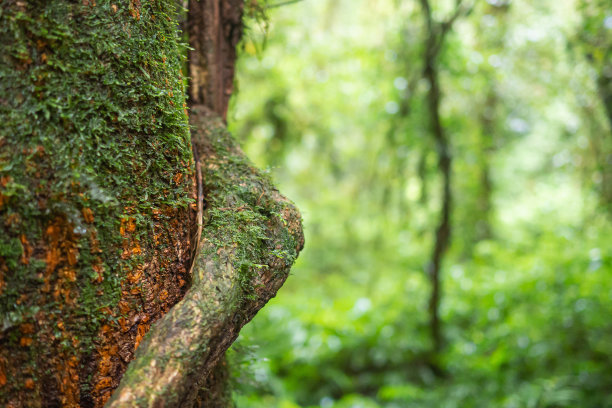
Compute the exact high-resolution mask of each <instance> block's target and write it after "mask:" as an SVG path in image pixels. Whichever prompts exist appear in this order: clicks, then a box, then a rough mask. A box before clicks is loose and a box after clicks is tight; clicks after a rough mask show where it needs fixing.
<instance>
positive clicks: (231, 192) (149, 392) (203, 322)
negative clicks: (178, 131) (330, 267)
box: [109, 106, 304, 407]
mask: <svg viewBox="0 0 612 408" xmlns="http://www.w3.org/2000/svg"><path fill="white" fill-rule="evenodd" d="M207 112H208V110H207V109H206V108H203V107H198V106H196V107H194V108H193V109H192V113H191V115H192V116H191V117H192V124H193V125H194V126H195V130H194V133H193V137H194V144H195V146H196V148H197V150H198V153H199V155H200V157H201V160H202V166H203V169H202V170H203V179H204V191H205V202H206V211H205V213H204V228H203V231H202V236H201V242H200V251H199V254H198V255H197V257H196V259H195V264H194V270H193V282H192V285H191V287H190V289H189V290H188V291H187V293H186V295H185V297H184V298H183V300H182V301H181V302H180V303H178V304H177V305H176V306H174V307H173V308H172V309H171V310H170V312H169V313H168V314H166V315H165V316H164V317H163V318H162V319H161V320H160V321H159V322H157V323H156V324H155V325H154V326H153V327H152V329H151V331H150V332H149V333H148V334H147V336H146V338H145V340H144V342H143V344H142V345H141V346H140V348H139V349H138V352H137V355H136V359H135V360H134V361H133V362H132V363H131V364H130V366H129V368H128V371H127V372H126V374H125V376H124V378H123V380H122V382H121V385H120V387H119V389H118V390H117V391H116V392H115V394H114V396H113V399H112V400H111V402H110V403H109V407H133V406H160V407H161V406H164V407H168V406H185V407H190V406H193V405H194V403H195V402H196V398H197V396H198V392H199V391H200V389H201V388H202V386H204V385H205V382H204V380H205V379H206V377H207V376H208V375H209V374H210V372H211V370H212V369H213V368H214V367H215V365H216V363H217V362H218V360H219V359H220V358H221V357H222V356H223V353H224V352H225V350H226V349H227V348H228V347H229V346H230V345H231V343H232V342H233V341H234V340H235V339H236V337H237V336H238V332H239V331H240V328H241V327H242V326H243V325H244V324H246V323H247V322H248V321H249V320H250V319H251V318H252V317H253V316H254V315H255V313H256V312H257V311H258V310H259V309H260V308H261V307H263V306H264V305H265V303H266V302H267V301H268V300H269V299H270V298H271V297H273V296H274V295H275V294H276V291H277V290H278V289H279V288H280V286H281V285H282V284H283V282H284V281H285V279H286V278H287V275H288V273H289V268H290V267H291V265H292V264H293V261H294V260H295V258H296V257H297V254H298V252H299V251H300V249H301V248H302V246H303V242H304V241H303V236H302V229H301V223H300V216H299V213H298V212H297V209H296V208H295V207H294V206H293V205H292V204H291V203H290V202H289V201H287V200H286V199H285V198H284V197H282V196H281V195H280V194H279V193H278V191H277V190H276V189H275V188H274V186H273V185H272V183H271V182H270V180H269V179H267V178H266V177H265V176H263V175H262V174H261V173H259V172H258V171H257V170H256V169H255V168H254V167H253V166H252V165H251V164H250V163H249V162H248V160H247V159H246V158H245V157H244V155H243V154H242V153H241V152H240V150H239V149H238V147H237V146H236V145H235V143H234V142H233V140H232V138H231V136H230V135H229V134H228V133H227V131H226V130H225V127H224V125H223V123H222V120H221V119H220V118H217V117H215V116H210V114H207ZM152 378H154V379H155V380H154V381H151V379H152ZM203 392H204V393H205V392H206V390H203Z"/></svg>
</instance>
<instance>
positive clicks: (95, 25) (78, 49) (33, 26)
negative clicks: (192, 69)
mask: <svg viewBox="0 0 612 408" xmlns="http://www.w3.org/2000/svg"><path fill="white" fill-rule="evenodd" d="M21 3H22V2H17V4H15V2H7V1H0V44H2V46H1V48H2V49H1V51H2V52H0V123H2V126H0V177H1V178H2V179H1V180H4V181H3V182H2V183H0V194H1V196H0V197H2V199H1V200H0V203H2V202H3V201H4V202H3V204H0V266H1V265H2V263H4V264H5V265H6V267H7V272H5V276H4V278H3V279H4V280H5V289H4V290H3V291H2V292H1V293H0V319H2V321H1V322H0V324H2V325H3V327H4V328H5V329H6V328H7V327H13V326H16V325H18V324H19V323H20V322H22V321H27V320H28V319H30V320H31V319H33V313H35V311H36V310H37V309H35V308H43V311H44V313H45V314H47V315H50V314H51V313H56V314H57V313H58V312H59V308H62V310H61V314H62V319H63V320H64V321H65V322H66V325H67V326H69V327H68V330H69V331H70V332H71V333H76V335H78V338H79V339H81V344H84V345H91V344H92V341H93V338H94V337H95V335H96V332H97V329H98V327H99V325H100V323H101V322H102V320H103V319H104V318H103V316H102V315H101V313H100V309H101V308H103V307H105V306H109V307H111V308H114V307H115V306H116V304H117V302H118V300H119V297H120V292H121V282H122V280H123V279H124V278H125V274H126V272H127V271H129V270H130V269H131V268H132V267H133V266H134V265H135V264H139V263H142V262H144V261H145V260H146V259H143V258H138V257H136V258H131V259H122V257H121V252H122V250H121V244H122V240H123V238H122V236H121V235H120V234H119V231H120V226H121V218H122V217H126V216H130V217H133V218H134V219H135V224H136V231H134V233H133V235H132V236H133V237H136V238H138V239H139V240H140V245H141V246H143V247H145V246H146V245H149V244H150V240H151V235H152V234H151V230H152V219H153V217H152V214H158V213H159V212H161V211H163V210H164V209H165V208H168V207H171V208H176V207H185V206H187V205H188V204H189V202H190V198H189V197H190V194H189V193H190V188H191V186H190V175H191V174H192V172H193V160H192V153H191V145H190V138H189V130H188V125H187V119H186V114H185V111H184V102H185V101H184V89H183V87H184V85H183V78H182V76H181V64H182V61H181V57H180V56H181V55H183V54H184V52H183V51H184V46H183V45H181V44H179V43H178V40H177V38H178V35H177V27H176V23H175V19H174V13H175V5H174V3H175V2H174V1H172V0H165V1H160V0H157V1H142V2H141V3H142V5H141V6H140V8H139V9H137V10H136V9H135V6H131V5H128V2H116V6H115V5H113V4H112V3H111V2H110V1H105V0H97V1H96V2H95V3H96V5H95V6H91V5H83V4H82V3H83V2H76V3H75V2H69V1H29V2H23V3H24V4H26V3H27V5H25V6H21V5H20V4H21ZM91 3H94V2H91ZM130 4H131V2H130ZM136 11H137V13H136ZM83 208H89V209H91V211H92V214H93V217H94V222H93V223H89V222H87V220H85V219H84V215H83ZM58 219H60V220H61V222H60V223H61V224H62V225H64V226H66V228H69V229H70V230H71V231H70V233H69V234H70V235H71V237H72V238H73V239H74V241H75V242H76V244H75V245H76V247H77V249H78V258H77V259H78V261H77V264H76V265H74V269H76V271H77V278H76V282H74V283H66V284H65V285H68V286H70V287H71V290H73V291H75V292H76V293H77V299H76V302H75V303H74V305H72V306H66V305H59V304H55V303H53V302H48V301H47V300H48V299H47V300H43V299H41V296H42V295H41V288H42V285H43V279H42V278H41V275H42V271H44V268H45V266H46V265H45V263H44V261H42V260H44V259H45V254H44V253H39V252H40V251H39V252H36V251H35V253H32V254H31V256H30V262H29V263H24V262H21V261H20V258H21V257H22V255H23V254H24V251H25V249H24V247H23V245H22V244H21V242H20V237H21V236H22V235H23V236H25V237H26V239H27V242H28V243H29V245H31V246H32V247H34V248H35V249H36V248H38V249H40V250H41V251H44V248H45V246H46V245H47V241H48V239H47V237H46V235H45V230H46V228H47V227H48V226H49V225H50V224H52V223H53V222H54V220H58ZM162 222H163V220H162ZM94 232H95V233H96V234H97V240H98V241H99V247H100V250H101V252H100V253H98V252H97V251H96V250H95V248H92V242H93V241H92V233H94ZM37 251H38V250H37ZM97 257H101V258H102V262H103V264H102V265H103V267H104V280H103V281H102V282H101V283H97V282H95V279H94V278H95V277H96V276H97V273H96V272H94V270H93V268H92V265H93V263H94V260H95V259H96V258H97ZM53 279H57V276H55V277H53ZM19 298H23V301H22V302H21V305H18V304H17V300H18V299H19ZM67 347H70V346H67ZM44 353H45V351H44V350H41V351H40V354H41V355H44Z"/></svg>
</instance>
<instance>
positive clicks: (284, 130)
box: [230, 0, 612, 408]
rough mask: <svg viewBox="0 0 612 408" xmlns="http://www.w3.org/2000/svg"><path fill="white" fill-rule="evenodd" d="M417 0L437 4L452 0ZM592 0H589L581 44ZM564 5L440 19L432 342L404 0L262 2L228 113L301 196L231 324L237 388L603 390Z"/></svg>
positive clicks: (606, 363)
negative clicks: (293, 226) (278, 262)
mask: <svg viewBox="0 0 612 408" xmlns="http://www.w3.org/2000/svg"><path fill="white" fill-rule="evenodd" d="M434 3H435V6H436V7H438V6H440V7H441V8H440V9H435V10H434V12H435V13H439V14H436V18H440V19H443V18H444V16H446V15H449V14H450V12H451V7H452V4H453V3H454V2H439V3H436V2H432V4H434ZM603 3H605V2H600V3H597V2H588V8H589V9H590V10H591V11H592V12H593V13H594V14H596V15H597V17H596V18H595V20H594V21H595V23H593V24H594V27H597V28H596V33H597V36H598V37H597V38H598V40H597V41H599V42H598V43H597V44H595V45H592V47H594V49H595V50H599V51H602V52H603V49H604V48H605V47H607V46H608V45H606V46H605V47H604V46H603V45H602V43H601V41H604V39H605V41H608V40H609V39H610V38H611V34H610V33H612V30H608V29H606V30H603V29H602V28H601V27H603V25H602V24H603V21H604V19H605V18H608V17H609V13H610V11H609V7H607V8H606V5H605V4H603ZM584 4H587V2H584ZM447 6H448V7H447ZM578 6H579V4H578V2H574V1H570V0H568V1H561V2H558V1H556V2H553V1H538V2H528V1H513V2H504V1H488V2H476V3H475V7H474V9H473V10H472V12H471V14H470V15H469V16H468V17H466V18H464V19H463V20H461V21H459V22H458V23H457V25H456V26H455V29H454V30H453V31H452V32H450V33H449V35H448V37H447V42H446V45H445V46H444V48H443V50H442V54H441V59H440V72H441V79H442V84H441V85H442V92H443V106H442V119H443V122H444V125H445V126H446V127H447V129H448V131H449V134H450V139H451V143H452V146H453V154H454V167H453V192H454V195H455V205H456V210H455V212H454V214H453V243H452V248H451V251H450V254H449V256H448V258H447V259H446V261H445V264H444V267H443V277H442V279H443V291H444V294H443V299H442V310H441V312H442V319H443V328H444V331H445V336H446V338H445V341H446V344H445V348H444V351H443V352H442V353H441V355H439V356H432V355H431V354H430V353H429V350H430V348H431V347H430V339H429V332H428V327H427V300H428V296H429V290H430V288H429V282H428V277H427V275H426V273H425V270H426V266H427V262H428V258H429V253H430V248H431V242H432V240H433V231H434V226H435V224H436V219H437V214H438V211H439V207H438V204H437V203H438V200H439V197H438V191H439V188H438V186H439V182H440V180H439V179H438V178H437V175H436V166H437V162H436V158H435V152H434V151H433V150H432V149H433V145H432V143H431V138H430V136H429V135H428V134H427V117H426V116H425V115H426V112H427V110H426V106H425V105H424V103H425V99H424V96H425V93H426V91H427V86H428V84H427V83H425V82H424V81H423V80H421V79H420V78H421V69H422V61H421V58H422V52H423V44H424V41H423V40H424V39H423V30H422V27H421V24H422V23H421V21H422V18H421V15H420V14H419V13H420V7H419V4H418V2H393V1H382V2H375V4H373V3H372V2H366V1H350V2H349V1H337V2H326V3H322V2H321V3H316V4H315V3H312V2H311V3H309V4H306V3H301V4H297V5H293V6H290V7H289V6H288V7H286V8H283V9H279V10H278V11H277V12H274V13H271V15H270V17H271V22H270V32H269V40H268V46H267V49H266V50H265V52H264V53H263V54H262V55H257V53H255V52H254V51H253V50H250V49H249V47H245V52H244V53H243V55H242V57H241V60H240V64H239V74H238V81H239V84H242V85H243V86H242V87H241V91H240V93H239V94H238V96H237V98H236V99H235V100H234V101H233V116H230V128H232V129H233V130H234V131H235V133H236V134H239V135H241V137H242V139H243V141H244V145H245V149H246V151H247V153H248V154H249V156H250V157H251V158H252V159H254V160H255V161H256V162H257V163H258V164H259V165H260V166H272V174H273V176H274V177H275V179H276V180H277V182H278V184H279V185H280V187H281V189H282V190H283V191H284V192H286V193H287V195H288V196H289V197H292V198H293V199H294V200H295V201H296V203H297V204H298V207H300V208H301V209H302V212H303V214H304V218H305V231H306V236H307V245H306V248H305V250H304V252H303V253H302V255H301V256H300V259H299V260H298V261H297V264H296V266H295V267H294V268H293V270H292V271H293V276H292V277H290V278H289V280H288V281H287V284H286V285H285V286H284V287H283V290H282V291H281V292H279V295H278V297H277V298H276V299H274V300H273V301H272V302H270V304H269V305H268V306H267V307H266V308H264V309H263V311H262V312H261V313H260V314H259V315H258V316H257V317H256V318H255V319H254V321H253V322H252V323H251V324H250V325H249V326H247V327H246V328H245V330H244V331H243V334H241V336H242V338H241V339H240V340H239V347H240V348H242V349H243V350H244V349H246V350H248V353H247V356H248V357H245V358H246V363H245V362H243V363H242V364H240V363H239V362H237V363H236V364H237V366H238V367H241V368H242V369H241V382H240V387H241V391H240V392H239V393H237V394H236V398H237V402H238V406H240V407H245V408H249V407H282V408H294V407H323V408H326V407H327V408H329V407H335V408H337V407H461V408H464V407H498V406H499V407H507V408H510V407H517V408H518V407H540V408H544V407H546V408H553V407H593V408H595V407H607V406H612V400H611V399H610V397H609V392H608V388H609V387H608V384H610V382H611V381H612V377H611V376H610V373H611V372H612V370H611V369H612V358H611V356H612V350H610V344H611V343H610V341H609V338H610V335H611V334H612V323H611V322H610V319H609V316H610V312H611V311H612V301H611V299H612V297H611V296H612V284H611V283H610V282H612V279H611V278H612V258H610V249H611V248H612V241H611V239H610V237H611V236H612V235H611V233H612V226H611V225H610V222H609V218H608V217H607V216H606V215H605V213H604V211H602V207H601V206H599V205H598V202H599V198H598V196H599V193H600V192H601V190H602V189H604V188H606V187H609V186H610V185H612V184H610V181H609V179H608V180H607V179H605V177H602V171H603V170H602V167H601V165H602V163H603V162H601V161H600V160H601V157H603V156H602V155H609V154H610V151H611V150H610V149H609V147H607V146H608V145H606V144H605V143H599V142H598V141H602V140H610V133H609V132H610V129H609V126H608V125H607V123H606V121H607V118H606V111H605V106H604V100H603V99H602V98H601V96H600V93H599V92H600V91H599V90H598V82H597V77H596V76H594V75H593V71H592V68H591V63H590V62H589V60H588V56H587V55H586V53H577V52H575V49H573V48H571V47H568V42H569V41H573V39H574V38H575V37H576V33H580V35H579V37H581V38H582V37H583V36H589V35H590V34H589V31H588V29H586V28H585V26H584V24H591V23H586V22H587V21H589V20H588V19H589V18H590V17H589V13H587V12H586V11H585V8H580V7H578ZM445 7H446V8H445ZM584 7H586V6H584ZM583 16H584V17H585V19H584V20H583V19H582V17H583ZM611 24H612V23H611ZM606 44H607V43H606ZM599 51H598V52H599ZM595 158H598V159H597V160H598V161H597V162H596V163H599V164H597V165H596V166H593V163H594V162H595V160H594V159H595ZM585 180H587V181H586V182H585ZM238 360H239V359H238ZM239 361H240V360H239ZM434 363H436V364H434ZM436 366H440V367H443V368H444V372H443V373H440V372H438V370H437V367H436ZM245 367H250V371H251V376H250V377H248V376H246V374H245V371H246V369H245ZM245 377H246V378H245Z"/></svg>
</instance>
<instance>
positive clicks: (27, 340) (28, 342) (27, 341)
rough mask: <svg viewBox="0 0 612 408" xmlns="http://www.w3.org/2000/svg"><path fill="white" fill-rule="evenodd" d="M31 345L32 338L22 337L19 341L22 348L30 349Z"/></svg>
mask: <svg viewBox="0 0 612 408" xmlns="http://www.w3.org/2000/svg"><path fill="white" fill-rule="evenodd" d="M31 344H32V338H31V337H22V338H21V339H20V340H19V345H20V346H21V347H30V345H31Z"/></svg>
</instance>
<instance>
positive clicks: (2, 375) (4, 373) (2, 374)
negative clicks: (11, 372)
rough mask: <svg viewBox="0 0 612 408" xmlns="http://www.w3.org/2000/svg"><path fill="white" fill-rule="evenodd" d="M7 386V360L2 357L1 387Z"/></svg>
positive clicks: (0, 358)
mask: <svg viewBox="0 0 612 408" xmlns="http://www.w3.org/2000/svg"><path fill="white" fill-rule="evenodd" d="M5 385H6V359H5V358H4V357H0V387H3V386H5Z"/></svg>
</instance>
